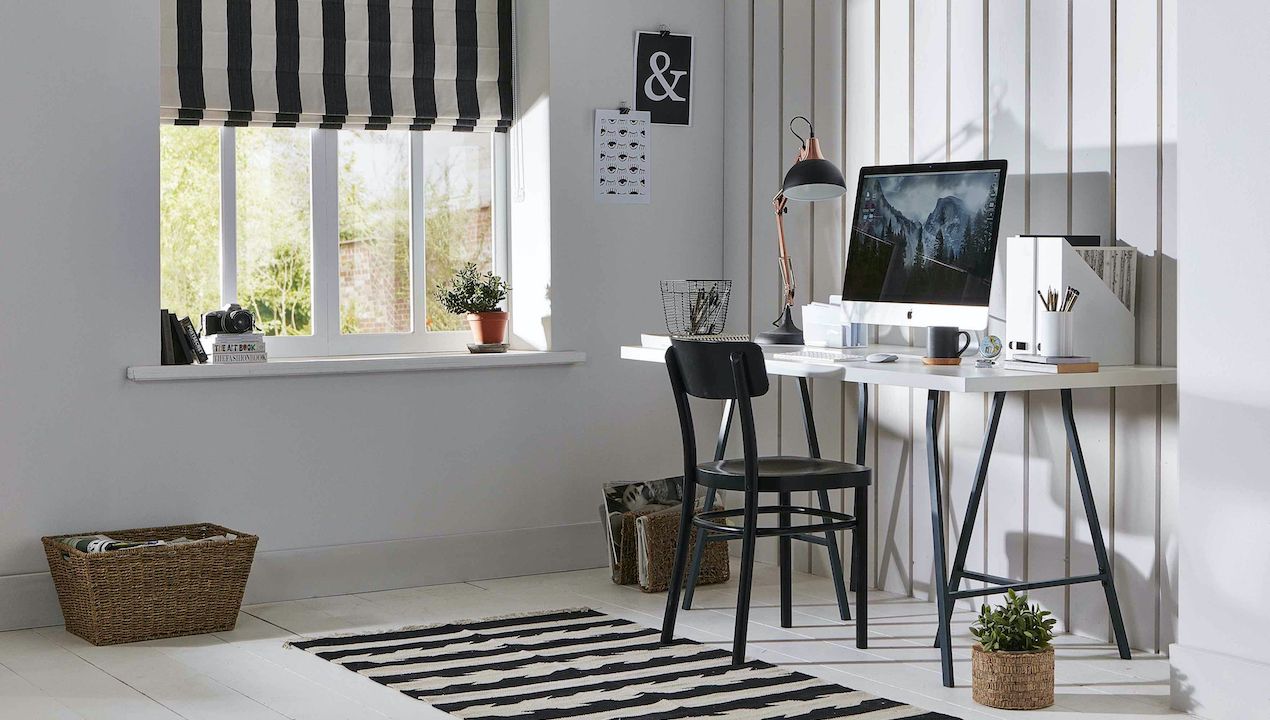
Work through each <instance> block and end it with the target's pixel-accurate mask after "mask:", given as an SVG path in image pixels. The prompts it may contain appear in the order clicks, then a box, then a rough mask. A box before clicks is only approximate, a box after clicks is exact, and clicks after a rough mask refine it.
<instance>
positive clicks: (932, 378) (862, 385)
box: [622, 345, 1177, 687]
mask: <svg viewBox="0 0 1270 720" xmlns="http://www.w3.org/2000/svg"><path fill="white" fill-rule="evenodd" d="M799 349H801V348H798V347H790V346H781V347H776V346H771V347H764V348H763V350H764V360H765V362H766V365H767V372H768V374H769V375H780V376H786V377H796V378H798V379H799V386H800V389H801V391H802V398H803V420H804V424H805V426H806V428H807V433H808V437H807V443H808V447H810V448H811V449H812V455H813V456H816V457H818V456H819V443H818V442H817V439H816V436H815V433H816V429H815V420H814V418H813V417H812V414H811V407H810V404H809V402H808V394H807V378H817V379H828V380H839V381H841V382H851V383H856V384H857V387H858V388H859V393H860V400H861V402H860V404H859V405H860V407H859V419H858V423H859V428H858V431H857V432H858V436H859V442H858V443H857V448H858V450H857V457H856V463H857V464H860V465H863V464H865V463H864V449H865V438H866V433H867V432H868V429H867V428H868V423H867V416H868V386H869V385H893V386H898V387H908V388H914V389H920V390H926V391H927V395H926V460H927V475H928V477H929V479H930V498H931V529H932V533H931V534H932V538H933V543H934V551H935V553H934V561H935V585H936V588H935V590H936V593H935V598H936V604H937V606H938V608H939V615H940V620H939V630H938V634H937V636H936V642H937V643H938V645H939V647H940V660H941V665H942V670H943V680H944V685H946V686H948V687H952V686H953V666H952V641H951V633H950V631H949V624H950V622H951V615H952V606H953V603H954V602H955V601H957V600H959V599H962V598H969V597H978V596H982V595H992V594H996V593H1003V592H1005V591H1006V590H1008V589H1014V590H1030V589H1036V588H1045V587H1055V586H1059V585H1075V584H1078V583H1088V582H1097V583H1100V584H1101V585H1102V587H1103V591H1104V593H1105V595H1106V598H1107V610H1108V612H1109V613H1110V615H1111V625H1112V629H1113V631H1114V633H1115V636H1116V645H1117V646H1118V648H1119V650H1120V657H1122V658H1124V659H1126V660H1127V659H1129V641H1128V639H1127V638H1126V636H1125V631H1124V620H1123V619H1122V618H1121V614H1120V603H1119V600H1118V599H1117V598H1116V587H1115V580H1114V578H1112V575H1111V564H1110V562H1109V561H1108V559H1107V548H1106V543H1105V542H1104V540H1103V535H1102V526H1101V525H1100V524H1099V522H1098V511H1097V508H1096V506H1095V505H1094V498H1093V492H1092V491H1091V489H1090V486H1089V472H1088V470H1087V468H1086V467H1085V456H1084V453H1083V452H1082V450H1081V447H1080V437H1079V435H1078V433H1077V431H1076V419H1075V416H1074V413H1073V412H1072V392H1071V391H1072V390H1075V389H1080V388H1113V387H1132V386H1151V385H1172V384H1175V383H1176V382H1177V369H1176V368H1172V367H1157V366H1150V365H1127V366H1117V367H1107V368H1104V369H1102V370H1100V371H1098V372H1096V373H1071V374H1049V373H1031V372H1023V371H1019V370H1003V369H997V368H978V367H975V364H974V359H973V358H966V359H965V360H963V361H962V364H961V365H960V366H928V365H924V364H922V361H921V359H920V358H919V357H917V356H916V355H914V353H920V352H921V350H920V348H917V349H915V348H911V347H889V346H872V347H867V348H855V349H852V350H850V351H849V352H853V353H858V354H861V355H867V354H869V353H873V352H889V353H892V354H895V355H899V356H900V358H899V360H897V361H895V362H892V363H868V362H864V361H851V362H844V363H835V364H833V365H826V364H823V363H806V362H791V361H786V360H774V359H772V357H771V355H772V354H773V353H778V352H793V351H796V350H799ZM665 355H666V350H665V347H664V346H663V347H650V346H641V345H623V346H622V357H623V358H624V359H627V360H639V361H643V362H655V363H663V362H665ZM1027 390H1058V391H1059V392H1060V395H1061V398H1062V405H1063V423H1064V425H1065V426H1066V430H1067V445H1068V449H1069V451H1070V452H1071V456H1072V468H1073V469H1074V470H1075V474H1076V480H1077V485H1078V486H1079V487H1080V493H1081V500H1082V502H1083V504H1084V508H1085V517H1086V519H1087V520H1088V522H1089V534H1090V537H1091V539H1092V544H1093V549H1094V555H1095V556H1096V557H1097V560H1098V572H1097V573H1094V574H1090V575H1079V576H1075V577H1063V578H1054V579H1050V580H1036V581H1031V582H1022V581H1019V580H1014V579H1011V578H1005V577H999V576H994V575H988V574H986V573H982V572H975V571H971V570H966V568H965V564H966V555H967V554H968V552H969V549H970V536H971V532H972V530H973V528H974V524H975V521H976V519H977V517H978V513H979V505H980V501H981V500H982V498H983V489H984V483H985V482H986V481H987V476H988V464H989V462H990V460H991V458H992V446H993V443H994V441H995V440H996V435H997V426H998V425H999V424H1000V421H1001V408H1002V406H1003V405H1004V404H1005V396H1006V393H1009V392H1020V391H1027ZM949 392H981V393H992V394H993V398H992V410H991V413H990V414H989V417H988V423H987V427H986V429H985V431H984V438H983V447H982V449H981V450H980V453H979V461H978V464H977V465H976V468H975V481H974V486H973V488H972V489H971V491H970V499H969V502H968V506H967V508H966V512H965V520H964V521H963V524H962V528H961V532H960V534H959V537H960V541H959V543H958V546H957V551H956V555H955V556H954V559H953V563H952V567H951V575H950V573H949V568H948V567H947V558H946V553H945V549H944V537H945V534H944V508H943V494H942V493H941V492H940V484H941V482H942V478H941V477H940V466H941V465H940V461H939V432H938V423H939V415H940V413H939V403H940V401H941V399H942V398H943V396H944V394H945V393H949ZM731 417H732V408H731V406H730V405H729V406H728V407H727V409H726V411H725V413H724V417H723V424H722V426H721V427H720V430H719V442H718V445H717V446H716V455H717V456H719V457H718V458H716V459H719V458H721V454H722V452H723V447H724V445H725V443H726V440H727V433H728V428H729V426H730V424H731ZM863 511H864V508H856V511H855V512H856V514H859V513H860V512H863ZM702 538H704V535H702V536H699V538H698V539H699V540H701V539H702ZM701 544H702V543H698V547H697V549H696V552H694V567H695V566H696V565H697V562H696V561H695V558H696V557H698V556H699V554H700V547H701ZM833 549H836V545H835V546H834V548H833ZM840 573H841V568H835V580H836V581H837V584H838V585H839V586H841V575H840ZM694 577H695V573H694V575H693V576H691V577H690V578H689V585H688V587H687V588H686V592H685V596H684V598H685V599H684V607H685V608H686V607H687V606H688V604H689V603H690V602H691V597H692V585H693V580H694ZM966 579H969V580H978V581H981V582H983V583H986V584H987V586H986V587H984V588H982V589H977V590H961V581H962V580H966ZM785 595H787V593H785V592H782V596H785Z"/></svg>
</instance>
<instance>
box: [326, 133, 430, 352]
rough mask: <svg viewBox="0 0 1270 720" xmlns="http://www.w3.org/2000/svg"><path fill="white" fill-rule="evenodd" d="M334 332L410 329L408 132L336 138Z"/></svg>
mask: <svg viewBox="0 0 1270 720" xmlns="http://www.w3.org/2000/svg"><path fill="white" fill-rule="evenodd" d="M339 246H340V252H339V264H340V267H339V277H340V280H339V282H340V332H341V333H344V334H360V333H401V332H410V328H411V321H410V317H411V311H412V308H411V291H410V284H411V283H410V135H409V133H407V132H404V131H402V132H385V131H382V130H380V131H365V130H342V131H340V133H339Z"/></svg>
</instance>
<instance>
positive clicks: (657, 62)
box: [644, 50, 688, 102]
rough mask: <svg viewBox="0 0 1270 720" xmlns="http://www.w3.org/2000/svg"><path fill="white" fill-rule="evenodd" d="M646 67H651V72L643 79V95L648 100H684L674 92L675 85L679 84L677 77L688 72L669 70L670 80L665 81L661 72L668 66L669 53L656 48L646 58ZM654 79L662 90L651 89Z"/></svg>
mask: <svg viewBox="0 0 1270 720" xmlns="http://www.w3.org/2000/svg"><path fill="white" fill-rule="evenodd" d="M648 67H649V68H651V69H652V71H653V74H652V75H649V76H648V79H647V80H645V81H644V95H646V96H648V99H649V100H666V99H667V98H669V99H670V100H674V101H675V102H684V99H683V98H682V97H680V96H679V95H678V94H677V93H676V92H675V86H677V85H678V84H679V79H680V78H681V77H683V76H684V75H687V74H688V73H687V72H686V71H684V70H671V71H670V76H671V77H670V82H669V84H668V83H667V82H666V76H665V75H663V74H662V73H664V72H666V70H667V69H668V68H670V54H669V53H667V52H665V51H664V50H658V51H657V52H655V53H653V54H652V56H651V57H649V58H648ZM654 80H656V81H657V84H658V85H661V89H662V90H663V91H664V92H655V91H654V90H653V81H654Z"/></svg>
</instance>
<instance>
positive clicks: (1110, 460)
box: [724, 0, 1177, 650]
mask: <svg viewBox="0 0 1270 720" xmlns="http://www.w3.org/2000/svg"><path fill="white" fill-rule="evenodd" d="M1175 6H1176V3H1175V2H1174V0H1159V1H1158V2H1127V1H1123V0H1122V1H1121V2H1119V3H1105V2H1102V1H1101V0H1071V2H1068V1H1067V0H1031V1H1030V2H1022V1H1021V0H979V1H974V0H911V1H910V2H903V1H901V0H895V1H892V0H846V2H840V1H838V0H754V1H752V2H731V3H728V6H727V17H726V26H727V49H726V53H727V57H728V62H727V70H726V72H725V77H724V82H725V84H726V86H727V88H728V94H727V99H726V100H727V104H728V108H727V109H728V114H729V122H728V124H727V126H726V129H725V140H724V144H725V148H726V153H727V154H726V158H725V163H726V167H725V172H724V186H725V198H726V202H725V213H724V222H725V223H727V225H726V232H725V248H724V266H725V271H726V274H727V276H728V277H732V278H734V279H741V280H742V281H743V285H748V297H749V299H750V313H749V317H748V324H747V323H746V318H741V319H740V322H739V323H738V325H737V327H736V329H737V330H742V331H744V330H748V329H753V330H755V331H757V330H761V329H762V328H763V327H764V326H766V324H767V323H768V322H770V320H771V319H772V317H773V316H774V315H775V311H776V306H777V303H778V301H779V292H780V280H779V276H778V274H777V266H776V249H775V231H774V228H773V220H772V214H771V210H770V204H769V201H770V198H771V196H772V194H773V193H774V192H775V191H776V190H777V189H778V188H779V184H780V180H781V177H782V176H783V173H784V172H785V169H786V168H787V167H788V166H789V163H790V162H791V160H792V159H793V157H794V155H795V153H796V152H797V149H798V141H797V139H796V138H794V137H793V136H792V135H790V134H789V132H788V131H787V129H786V124H787V123H788V121H789V119H790V118H792V117H793V116H795V115H807V116H809V117H812V118H813V119H814V120H815V123H816V133H817V135H818V136H819V137H820V138H821V141H822V145H823V148H824V151H825V153H826V154H827V156H828V157H830V158H831V159H833V160H835V161H837V162H840V163H841V164H842V166H843V170H844V173H845V175H846V176H847V178H848V180H849V182H848V185H849V186H850V191H851V192H850V193H849V194H848V196H847V197H846V198H845V199H844V200H843V201H837V202H826V203H818V204H816V205H815V206H807V205H800V204H794V203H791V207H790V213H789V215H787V216H786V220H785V227H786V233H787V239H788V241H789V243H790V246H791V253H792V255H793V258H794V264H795V272H796V275H797V280H798V287H799V293H800V296H801V302H807V301H809V300H811V299H815V300H821V301H824V300H826V299H827V298H828V296H829V295H830V294H831V293H837V292H839V290H840V288H841V282H842V263H843V257H844V254H845V249H844V242H843V241H844V237H845V234H844V228H845V224H846V223H847V222H849V221H850V218H849V217H844V208H845V209H846V210H847V211H848V212H849V210H850V208H852V207H853V205H854V199H853V197H852V196H853V195H854V189H855V188H854V180H855V178H856V176H857V173H858V171H859V168H860V167H861V166H864V165H875V164H893V163H906V162H922V161H925V162H933V161H944V160H970V159H980V158H983V157H991V158H1006V159H1008V160H1009V162H1010V178H1009V181H1008V183H1007V189H1006V193H1005V197H1006V200H1005V216H1004V219H1003V221H1002V228H1001V237H1002V238H1005V237H1008V236H1009V235H1015V234H1021V233H1039V234H1061V233H1066V232H1075V233H1084V234H1097V235H1101V236H1102V237H1103V238H1104V242H1109V241H1110V239H1111V238H1115V239H1117V240H1118V241H1120V242H1123V243H1128V244H1130V245H1133V246H1136V247H1137V248H1138V249H1139V250H1141V252H1142V256H1141V258H1140V260H1141V265H1140V271H1139V277H1138V282H1139V297H1138V338H1137V339H1138V356H1139V362H1142V363H1149V364H1150V363H1162V364H1173V363H1174V362H1175V360H1174V347H1175V345H1176V343H1175V340H1174V330H1173V328H1174V324H1175V309H1174V308H1175V303H1176V299H1175V298H1176V280H1175V274H1176V271H1175V267H1176V256H1177V252H1176V231H1175V216H1174V212H1173V206H1174V203H1173V196H1174V192H1175V191H1174V183H1175V178H1176V172H1175V170H1174V146H1175V140H1174V138H1175V132H1174V122H1175V121H1174V117H1175V105H1176V92H1175V82H1176V80H1175V78H1174V77H1173V76H1174V70H1175V67H1176V63H1175V47H1174V38H1175V35H1176V33H1175V26H1176V22H1175V19H1174V16H1175V14H1176V10H1175ZM782 51H783V52H782ZM999 287H1000V286H998V288H999ZM1001 309H1002V308H998V310H1001ZM997 314H998V315H1003V314H1004V313H1003V312H997ZM999 328H1000V326H999V324H997V323H994V331H996V332H997V333H998V334H1001V333H1000V330H999ZM880 336H881V339H882V340H884V341H889V342H896V343H899V344H912V345H914V346H916V347H919V348H920V347H921V346H922V345H924V342H925V341H924V334H923V333H922V332H919V331H909V330H908V329H900V328H883V329H882V331H881V333H880ZM872 390H873V393H874V394H873V397H874V398H875V399H876V400H875V402H873V404H872V407H871V410H872V414H871V416H870V419H869V423H870V428H869V432H870V437H871V438H872V440H871V442H870V446H869V447H868V448H867V450H868V453H869V460H870V463H871V464H873V465H874V466H875V467H876V470H877V486H876V492H875V493H874V498H875V506H874V507H873V508H872V512H873V513H874V514H875V517H874V519H873V528H874V529H875V536H874V538H873V548H872V550H873V557H872V563H873V572H874V575H873V577H874V579H875V581H876V583H877V585H878V587H881V588H883V589H886V590H890V591H894V592H899V593H903V594H913V595H916V596H918V597H926V596H927V595H928V593H929V592H930V588H931V585H932V582H933V569H932V552H931V540H930V524H929V521H928V519H927V518H929V507H930V505H929V502H930V501H929V496H928V493H927V491H926V474H925V469H924V463H922V462H921V461H920V458H921V457H922V456H921V452H922V450H923V449H924V447H925V436H924V435H925V432H924V417H925V403H926V398H925V393H921V392H914V391H909V390H906V389H898V388H886V387H883V388H873V389H872ZM812 392H813V398H814V403H815V406H816V412H817V423H818V425H819V430H820V436H821V446H822V448H825V449H826V451H833V453H834V456H835V457H836V456H843V457H847V458H854V457H855V428H856V422H855V417H856V404H855V397H854V393H853V392H852V391H850V390H845V389H844V388H843V387H841V385H840V384H838V383H827V384H826V383H818V382H813V389H812ZM1077 395H1078V397H1077V405H1078V413H1079V417H1078V422H1079V423H1080V429H1081V438H1082V442H1083V444H1084V449H1085V453H1086V457H1087V460H1088V463H1089V466H1090V471H1091V474H1092V481H1093V484H1094V490H1095V494H1096V495H1097V503H1098V512H1099V515H1100V519H1101V521H1102V526H1103V532H1104V534H1105V536H1106V537H1107V540H1108V544H1109V547H1110V549H1111V551H1112V553H1113V555H1114V560H1113V562H1114V565H1115V573H1116V579H1117V584H1118V588H1119V590H1120V597H1121V600H1122V604H1123V606H1124V612H1125V617H1126V623H1127V625H1128V630H1129V638H1130V641H1131V643H1132V645H1133V646H1134V647H1137V648H1143V649H1148V650H1160V649H1163V648H1165V647H1167V645H1168V643H1169V642H1171V641H1172V639H1173V637H1174V636H1175V635H1174V632H1175V631H1174V624H1175V617H1176V609H1175V597H1176V587H1177V577H1176V568H1177V563H1176V556H1177V549H1176V533H1175V529H1174V528H1175V523H1174V518H1175V516H1176V505H1177V499H1176V475H1177V469H1176V456H1175V448H1176V429H1175V426H1176V417H1177V410H1176V396H1175V393H1174V392H1173V390H1172V389H1170V388H1166V389H1163V390H1156V389H1153V388H1152V389H1123V390H1115V391H1106V390H1102V391H1081V392H1078V393H1077ZM985 403H986V398H985V397H983V396H982V395H975V394H967V395H954V396H953V397H952V399H951V400H950V402H949V403H948V409H947V418H946V420H945V421H944V422H943V423H942V426H941V427H942V432H943V434H944V437H943V438H941V444H942V446H943V447H944V448H946V450H947V452H946V458H945V459H946V462H947V465H948V467H947V469H946V471H945V474H944V477H946V478H948V481H947V482H946V485H947V492H948V494H949V497H948V498H947V499H946V501H945V504H946V506H948V505H950V506H951V516H952V518H953V519H954V520H960V518H961V516H962V512H961V511H962V509H963V508H964V507H965V503H966V497H967V494H968V492H969V489H970V483H971V478H972V473H973V465H974V463H975V460H976V458H977V454H978V450H979V443H980V440H981V439H982V428H983V423H984V420H985V417H986V413H985V409H986V404H985ZM763 409H764V416H765V420H766V422H765V428H766V430H765V433H764V435H763V437H762V438H761V439H760V444H761V445H763V446H764V448H765V449H766V450H769V451H777V450H780V451H784V452H803V451H804V450H805V444H804V440H803V435H802V429H801V426H800V420H799V405H798V396H797V386H796V385H795V384H794V383H793V382H792V381H788V380H786V381H783V383H782V386H781V388H780V390H779V391H778V392H777V393H774V394H773V395H772V396H771V398H770V399H768V400H767V401H766V403H765V404H764V406H763ZM915 456H916V458H918V461H917V462H914V457H915ZM1072 480H1073V478H1072V475H1071V469H1070V463H1069V461H1068V460H1067V456H1066V441H1065V438H1064V436H1063V426H1062V423H1061V419H1060V416H1059V398H1058V393H1057V392H1034V393H1029V394H1023V395H1017V396H1011V397H1010V399H1009V400H1008V401H1007V406H1006V410H1005V415H1004V417H1003V420H1002V428H1001V432H1000V434H999V435H998V438H997V446H996V453H995V455H994V456H993V461H992V466H991V470H990V477H989V483H988V490H987V497H986V501H985V508H984V511H983V513H982V515H981V520H982V522H981V523H980V526H979V530H978V531H977V532H976V533H975V534H974V536H973V538H972V544H971V563H972V564H973V565H975V566H978V569H981V570H985V571H987V572H989V573H992V574H997V575H1008V576H1011V577H1016V578H1030V579H1043V578H1046V577H1055V576H1058V575H1061V574H1065V573H1067V572H1069V571H1070V572H1071V574H1081V573H1084V572H1093V571H1094V570H1095V565H1094V560H1093V555H1092V550H1091V549H1090V545H1089V540H1088V534H1089V533H1088V529H1087V527H1086V526H1085V518H1084V513H1083V511H1082V510H1081V506H1080V499H1079V494H1078V493H1077V491H1076V488H1075V486H1074V485H1073V482H1072ZM949 501H951V502H949ZM949 536H950V540H953V541H955V532H954V531H953V529H952V528H950V529H949ZM803 551H804V552H805V553H806V554H805V555H804V556H803V560H802V562H804V563H806V564H807V565H808V566H809V567H811V568H813V569H815V570H816V571H818V572H823V571H824V563H825V559H824V554H823V551H821V550H819V549H818V548H806V547H804V548H803ZM1033 598H1034V599H1036V600H1038V601H1040V602H1042V603H1043V604H1044V605H1046V606H1048V607H1049V608H1050V609H1052V610H1053V611H1054V612H1055V613H1056V615H1057V616H1058V618H1059V620H1060V622H1061V623H1062V626H1063V627H1065V628H1067V629H1069V630H1071V631H1073V632H1077V633H1081V634H1086V635H1089V636H1092V637H1097V638H1107V637H1108V636H1109V635H1108V632H1109V629H1108V622H1107V613H1106V605H1105V603H1104V601H1103V599H1102V595H1101V590H1100V589H1099V588H1098V587H1097V586H1093V585H1087V586H1082V587H1077V588H1073V589H1070V590H1067V589H1057V590H1046V591H1038V592H1036V593H1033Z"/></svg>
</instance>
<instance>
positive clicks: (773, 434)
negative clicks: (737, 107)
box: [729, 0, 785, 562]
mask: <svg viewBox="0 0 1270 720" xmlns="http://www.w3.org/2000/svg"><path fill="white" fill-rule="evenodd" d="M780 9H781V3H780V0H754V16H753V17H754V19H753V33H752V36H753V41H754V45H753V50H752V52H753V56H754V91H753V103H752V106H751V108H750V112H751V113H752V117H753V128H754V136H753V141H752V142H753V147H752V149H751V152H752V153H753V165H752V169H753V182H752V187H753V191H754V195H753V197H752V198H751V199H750V204H749V210H750V212H751V213H752V214H753V225H752V237H751V248H752V252H753V257H752V265H751V267H752V272H753V275H752V277H751V279H750V286H751V288H752V292H753V296H752V303H751V307H752V313H751V317H750V329H751V332H753V333H758V332H762V331H763V330H765V329H767V328H769V327H770V326H771V325H770V323H771V322H772V319H773V318H775V317H776V313H777V309H778V305H779V302H780V297H781V281H780V272H779V266H778V264H777V257H778V255H777V249H776V226H775V222H774V220H773V217H772V205H771V197H772V194H773V193H774V192H775V189H774V188H773V183H776V182H779V180H778V179H777V178H779V174H780V173H781V172H783V170H782V168H783V167H784V164H785V159H784V153H783V150H782V147H781V144H782V143H783V142H784V125H783V124H782V123H781V112H782V108H781V103H780V92H781V57H780V51H781V33H780V28H781V24H780V22H781V21H780ZM779 395H780V393H779V392H778V391H777V384H776V383H773V385H772V390H771V391H769V392H768V393H767V395H764V396H763V397H761V398H756V399H755V401H754V418H755V423H756V424H757V426H758V427H757V441H758V450H759V452H760V453H763V454H765V455H775V454H777V452H779V445H778V430H779V428H778V425H777V418H778V414H779V413H778V408H779ZM733 435H734V440H736V442H734V443H733V449H732V450H731V454H732V457H739V456H740V452H741V450H740V443H739V438H738V437H736V434H735V433H734V434H733ZM735 494H736V493H734V495H735ZM739 500H740V498H730V501H732V502H739ZM729 544H730V545H732V546H734V547H732V548H731V549H732V550H733V552H739V551H740V543H729ZM758 557H759V559H760V560H762V561H764V562H775V561H776V544H775V541H772V540H768V541H764V542H760V543H759V544H758Z"/></svg>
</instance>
